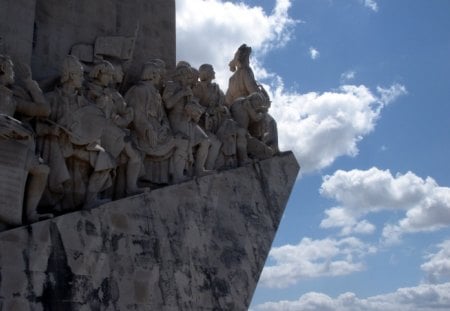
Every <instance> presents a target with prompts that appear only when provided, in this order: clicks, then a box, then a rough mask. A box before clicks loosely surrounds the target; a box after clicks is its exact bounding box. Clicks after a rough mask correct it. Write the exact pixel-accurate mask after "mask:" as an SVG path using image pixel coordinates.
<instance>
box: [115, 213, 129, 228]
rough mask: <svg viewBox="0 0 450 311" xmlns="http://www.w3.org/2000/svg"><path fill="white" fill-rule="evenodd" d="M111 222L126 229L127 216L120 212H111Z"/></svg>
mask: <svg viewBox="0 0 450 311" xmlns="http://www.w3.org/2000/svg"><path fill="white" fill-rule="evenodd" d="M111 224H112V225H113V226H114V227H116V228H118V229H122V230H125V229H128V218H127V217H125V216H124V215H122V214H112V215H111Z"/></svg>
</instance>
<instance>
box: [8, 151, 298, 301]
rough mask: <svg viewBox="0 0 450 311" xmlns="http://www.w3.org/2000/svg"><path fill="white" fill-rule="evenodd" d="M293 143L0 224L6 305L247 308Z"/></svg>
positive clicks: (284, 188) (293, 167)
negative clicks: (59, 212) (1, 227)
mask: <svg viewBox="0 0 450 311" xmlns="http://www.w3.org/2000/svg"><path fill="white" fill-rule="evenodd" d="M298 169H299V167H298V164H297V162H296V160H295V158H294V156H293V154H292V153H285V154H282V155H280V156H276V157H274V158H271V159H268V160H264V161H261V162H256V163H254V164H252V165H250V166H247V167H241V168H237V169H234V170H229V171H224V172H220V173H218V174H214V175H209V176H205V177H202V178H197V179H194V180H192V181H189V182H186V183H182V184H178V185H173V186H169V187H165V188H160V189H158V190H153V191H151V192H150V193H145V194H142V195H138V196H134V197H130V198H126V199H123V200H119V201H114V202H111V203H108V204H105V205H103V206H101V207H99V208H96V209H93V210H91V211H83V212H75V213H71V214H66V215H63V216H60V217H57V218H54V219H51V220H47V221H42V222H38V223H35V224H33V225H30V226H27V227H21V228H17V229H14V230H10V231H6V232H2V233H0V250H1V251H0V309H2V310H246V309H247V308H248V306H249V303H250V300H251V297H252V294H253V291H254V289H255V286H256V283H257V281H258V278H259V275H260V272H261V270H262V267H263V265H264V261H265V259H266V257H267V254H268V252H269V249H270V246H271V243H272V240H273V237H274V235H275V232H276V229H277V227H278V224H279V221H280V218H281V215H282V213H283V210H284V207H285V205H286V202H287V199H288V197H289V193H290V191H291V188H292V186H293V184H294V182H295V178H296V175H297V172H298Z"/></svg>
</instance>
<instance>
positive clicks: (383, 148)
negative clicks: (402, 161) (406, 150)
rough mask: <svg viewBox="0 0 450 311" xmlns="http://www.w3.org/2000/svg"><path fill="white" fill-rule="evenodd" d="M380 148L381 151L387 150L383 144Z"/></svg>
mask: <svg viewBox="0 0 450 311" xmlns="http://www.w3.org/2000/svg"><path fill="white" fill-rule="evenodd" d="M380 150H381V151H383V152H384V151H387V150H388V147H386V146H385V145H383V146H381V148H380Z"/></svg>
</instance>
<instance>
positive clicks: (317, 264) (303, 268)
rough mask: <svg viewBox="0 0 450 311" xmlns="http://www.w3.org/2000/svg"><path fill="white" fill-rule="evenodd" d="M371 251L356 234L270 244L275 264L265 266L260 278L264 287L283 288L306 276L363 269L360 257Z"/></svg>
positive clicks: (320, 275)
mask: <svg viewBox="0 0 450 311" xmlns="http://www.w3.org/2000/svg"><path fill="white" fill-rule="evenodd" d="M374 252H375V249H374V248H373V247H370V246H369V245H366V244H364V243H363V242H362V241H360V240H359V239H356V238H351V237H349V238H344V239H340V240H335V239H323V240H312V239H309V238H304V239H302V240H301V241H300V243H298V244H297V245H284V246H281V247H274V248H272V250H271V251H270V253H269V259H271V260H274V261H275V264H274V265H269V266H267V265H266V267H264V270H263V272H262V274H261V277H260V280H259V282H260V284H261V285H262V286H265V287H272V288H273V287H278V288H284V287H287V286H290V285H293V284H295V283H297V282H298V281H300V280H301V279H305V278H315V277H323V276H339V275H346V274H350V273H353V272H357V271H361V270H363V269H364V264H363V263H362V262H361V258H363V257H364V256H365V255H366V254H369V253H374Z"/></svg>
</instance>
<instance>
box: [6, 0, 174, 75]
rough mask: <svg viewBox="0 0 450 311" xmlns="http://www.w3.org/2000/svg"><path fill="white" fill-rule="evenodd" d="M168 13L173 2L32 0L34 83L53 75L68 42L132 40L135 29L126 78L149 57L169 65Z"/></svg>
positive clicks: (171, 41) (170, 28)
mask: <svg viewBox="0 0 450 311" xmlns="http://www.w3.org/2000/svg"><path fill="white" fill-rule="evenodd" d="M1 1H5V0H1ZM174 14H175V1H174V0H151V1H148V0H127V1H121V0H97V1H90V0H70V1H59V0H37V4H36V31H35V38H36V39H35V46H34V49H33V63H32V64H33V72H36V78H37V79H42V78H46V77H48V76H49V75H52V74H54V75H57V74H58V73H59V68H58V65H59V64H61V62H62V60H63V58H64V57H65V56H66V55H67V54H68V53H69V51H70V48H71V47H72V46H73V45H74V44H77V43H85V44H86V43H87V44H94V42H95V40H96V38H97V37H99V36H125V37H133V36H134V35H135V32H136V28H138V31H137V38H136V46H135V50H134V56H133V62H132V67H131V69H130V71H131V74H132V76H135V75H137V74H139V72H140V66H141V65H142V63H143V62H145V61H147V60H149V59H152V58H161V59H163V60H164V61H166V63H167V64H168V66H171V67H173V66H174V65H175V15H174ZM38 75H40V76H38Z"/></svg>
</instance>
